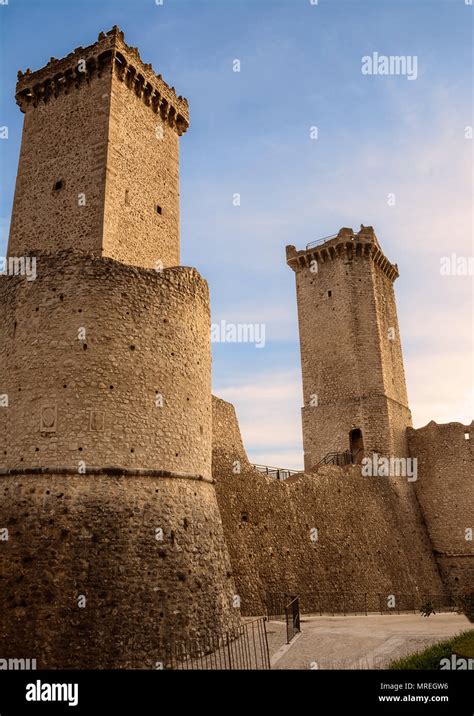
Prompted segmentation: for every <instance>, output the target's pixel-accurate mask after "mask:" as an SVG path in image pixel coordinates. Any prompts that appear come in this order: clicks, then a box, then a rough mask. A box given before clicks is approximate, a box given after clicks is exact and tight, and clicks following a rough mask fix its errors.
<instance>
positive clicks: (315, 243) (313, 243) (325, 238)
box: [306, 234, 337, 250]
mask: <svg viewBox="0 0 474 716" xmlns="http://www.w3.org/2000/svg"><path fill="white" fill-rule="evenodd" d="M335 238H337V234H332V235H331V236H323V238H322V239H316V241H310V242H309V244H306V250H308V249H313V248H314V247H315V246H319V245H320V244H325V243H326V241H329V240H330V239H335Z"/></svg>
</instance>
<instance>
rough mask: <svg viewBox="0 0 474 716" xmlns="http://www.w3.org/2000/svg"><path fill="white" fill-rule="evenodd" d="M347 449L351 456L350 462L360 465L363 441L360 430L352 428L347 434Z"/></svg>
mask: <svg viewBox="0 0 474 716" xmlns="http://www.w3.org/2000/svg"><path fill="white" fill-rule="evenodd" d="M349 447H350V451H351V455H352V462H353V463H355V464H356V465H360V463H361V462H362V458H363V457H364V440H363V437H362V430H361V429H360V428H354V430H351V431H350V433H349Z"/></svg>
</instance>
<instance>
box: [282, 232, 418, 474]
mask: <svg viewBox="0 0 474 716" xmlns="http://www.w3.org/2000/svg"><path fill="white" fill-rule="evenodd" d="M369 228H370V227H362V229H361V232H359V234H356V235H353V234H352V233H351V230H349V229H341V231H340V232H339V235H338V237H336V238H335V239H330V240H329V241H328V242H326V243H325V244H324V245H323V246H322V247H319V248H316V249H314V252H313V250H312V249H309V250H307V251H300V252H296V251H295V249H294V247H288V248H287V260H288V263H289V265H290V266H291V267H292V268H293V269H294V271H295V275H296V291H297V306H298V322H299V331H300V344H301V364H302V376H303V395H304V407H303V409H302V421H303V444H304V451H305V468H306V470H310V469H311V468H312V467H313V466H314V465H315V464H316V463H317V462H318V461H319V460H320V459H321V458H323V457H324V456H325V455H326V454H327V453H328V452H342V451H344V450H348V449H349V433H350V431H351V430H352V429H354V428H360V429H361V430H362V436H363V441H364V447H365V450H366V451H367V452H371V451H377V452H379V453H382V454H386V455H392V454H394V455H397V456H404V455H406V454H407V447H406V440H405V430H406V427H407V425H411V416H410V411H409V409H408V403H407V393H406V387H405V376H404V371H403V358H402V352H401V344H400V336H399V329H398V320H397V312H396V305H395V295H394V290H393V280H394V278H395V277H396V275H398V274H397V273H396V269H395V267H393V266H392V265H391V264H389V262H388V261H387V259H385V257H383V254H381V251H380V249H379V247H378V243H377V240H376V238H375V235H374V234H373V231H372V232H371V231H369V230H368V229H369ZM364 232H365V233H364ZM315 268H317V270H315ZM389 329H392V330H391V332H390V334H389ZM314 396H316V398H317V404H315V400H314Z"/></svg>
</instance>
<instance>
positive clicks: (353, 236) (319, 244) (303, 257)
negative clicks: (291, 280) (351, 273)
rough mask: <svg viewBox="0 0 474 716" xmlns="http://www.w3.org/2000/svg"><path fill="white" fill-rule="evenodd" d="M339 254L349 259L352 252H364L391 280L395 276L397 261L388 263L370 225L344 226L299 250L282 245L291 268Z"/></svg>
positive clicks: (361, 254) (297, 269)
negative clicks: (356, 227) (355, 230)
mask: <svg viewBox="0 0 474 716" xmlns="http://www.w3.org/2000/svg"><path fill="white" fill-rule="evenodd" d="M340 256H347V258H349V259H352V258H353V256H364V257H366V258H369V259H372V260H373V262H374V263H375V264H376V265H377V266H379V267H380V268H381V269H382V271H383V272H384V273H385V274H386V275H387V276H388V278H389V279H390V280H391V281H395V279H397V278H398V276H399V273H398V266H397V264H392V263H390V261H389V260H388V259H387V257H386V256H385V254H384V253H383V251H382V249H381V248H380V244H379V242H378V239H377V237H376V235H375V231H374V229H373V227H372V226H363V225H362V224H361V227H360V231H358V232H357V233H355V232H354V230H353V229H350V228H346V227H344V228H342V229H340V230H339V232H338V233H337V234H335V235H334V236H330V237H326V238H325V239H321V240H319V241H313V242H311V243H309V244H307V246H306V248H305V249H303V250H301V251H297V250H296V248H295V247H294V246H287V247H286V263H287V264H288V266H289V267H290V268H291V269H293V271H295V272H297V271H300V270H301V269H305V268H310V266H311V264H312V262H313V261H317V262H318V263H325V262H327V261H332V260H333V259H336V258H339V257H340Z"/></svg>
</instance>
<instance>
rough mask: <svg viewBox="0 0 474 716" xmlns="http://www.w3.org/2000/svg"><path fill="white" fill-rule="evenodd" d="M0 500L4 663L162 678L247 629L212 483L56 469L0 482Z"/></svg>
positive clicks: (0, 625)
mask: <svg viewBox="0 0 474 716" xmlns="http://www.w3.org/2000/svg"><path fill="white" fill-rule="evenodd" d="M0 492H1V495H2V498H1V501H0V526H1V527H2V528H5V527H7V528H8V530H9V539H8V541H6V542H5V541H2V542H1V551H0V573H1V575H2V579H1V589H0V610H1V614H2V619H1V620H0V653H1V654H2V655H3V656H5V657H7V656H14V657H15V658H35V659H36V660H37V667H38V668H45V669H53V668H67V669H69V668H70V669H79V668H88V669H90V668H119V669H123V668H129V669H131V668H144V669H154V668H157V664H158V662H163V663H165V662H166V655H167V650H166V645H167V644H168V645H169V644H170V643H172V642H174V641H176V642H179V641H180V640H184V639H192V638H194V637H198V636H200V635H201V636H202V635H208V634H216V633H221V632H222V631H225V630H226V629H228V628H229V627H230V626H232V625H235V624H236V623H237V622H238V621H239V618H240V617H239V611H238V609H236V608H235V607H234V602H233V598H234V595H235V586H234V584H233V579H232V576H231V568H230V563H229V556H228V552H227V548H226V545H225V542H224V537H223V533H222V523H221V518H220V515H219V511H218V508H217V503H216V495H215V488H214V485H212V484H209V483H207V482H203V481H198V480H191V479H179V478H176V477H171V478H165V477H153V476H141V475H139V474H130V475H128V476H123V475H120V476H119V475H107V474H91V475H87V474H86V475H77V474H61V473H60V472H59V471H58V473H55V474H48V475H39V474H36V475H16V476H13V475H2V474H0ZM157 530H162V536H163V537H162V539H157V536H160V533H157Z"/></svg>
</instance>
